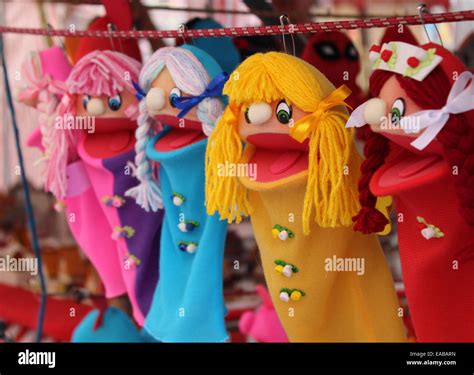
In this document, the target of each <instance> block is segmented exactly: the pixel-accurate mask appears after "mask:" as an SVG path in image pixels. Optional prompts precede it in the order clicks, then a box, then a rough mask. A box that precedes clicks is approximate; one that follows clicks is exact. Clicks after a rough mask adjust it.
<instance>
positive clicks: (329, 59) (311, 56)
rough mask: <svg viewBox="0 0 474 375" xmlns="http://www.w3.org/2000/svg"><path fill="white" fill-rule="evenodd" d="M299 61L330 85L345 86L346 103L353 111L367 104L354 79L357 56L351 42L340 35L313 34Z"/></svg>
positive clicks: (327, 33) (358, 69)
mask: <svg viewBox="0 0 474 375" xmlns="http://www.w3.org/2000/svg"><path fill="white" fill-rule="evenodd" d="M301 58H302V59H303V60H305V61H307V62H309V63H310V64H311V65H313V66H315V67H316V68H317V69H318V70H320V71H321V72H322V73H323V74H324V75H325V76H326V77H327V78H328V79H329V81H331V83H332V84H333V85H334V86H336V87H339V86H341V85H347V86H348V87H349V88H350V89H351V91H352V93H351V95H350V96H349V98H348V99H347V103H348V104H349V105H350V106H351V107H352V108H356V107H357V106H358V105H360V104H362V103H363V102H364V101H365V100H367V96H366V95H365V94H364V92H363V91H362V89H361V88H360V86H359V85H358V84H357V76H358V75H359V73H360V58H359V53H358V51H357V49H356V47H355V45H354V43H352V41H351V39H350V38H349V37H348V36H347V35H346V34H344V33H343V32H341V31H330V32H325V33H316V34H314V35H313V36H311V38H310V39H309V40H308V43H307V44H306V46H305V48H304V50H303V53H302V55H301Z"/></svg>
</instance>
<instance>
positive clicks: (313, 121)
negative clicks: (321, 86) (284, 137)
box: [290, 85, 352, 143]
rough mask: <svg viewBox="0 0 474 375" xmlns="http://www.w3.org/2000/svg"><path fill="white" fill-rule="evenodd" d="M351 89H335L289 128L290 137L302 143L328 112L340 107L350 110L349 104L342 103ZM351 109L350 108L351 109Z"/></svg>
mask: <svg viewBox="0 0 474 375" xmlns="http://www.w3.org/2000/svg"><path fill="white" fill-rule="evenodd" d="M351 92H352V91H351V89H350V88H349V87H347V86H346V85H342V86H340V87H338V88H337V89H335V90H334V91H333V92H331V94H329V96H327V97H326V98H324V99H323V100H321V102H319V104H318V107H317V109H316V111H314V112H313V113H310V114H309V115H306V116H304V117H303V118H301V119H300V120H299V121H297V122H296V123H295V124H294V125H293V126H291V127H290V136H291V137H292V138H293V139H296V140H297V141H298V142H300V143H302V142H303V141H304V140H305V139H306V138H308V137H309V135H310V134H311V133H312V131H313V130H314V128H315V127H316V126H317V125H318V123H319V120H320V119H321V118H322V117H323V116H325V115H327V114H328V113H330V112H328V110H329V109H331V108H333V107H337V106H340V105H343V106H346V107H348V108H351V106H350V105H349V104H347V103H346V102H344V100H345V99H347V97H348V96H349V95H350V94H351ZM351 109H352V108H351ZM333 113H334V114H336V115H338V116H342V117H347V115H345V114H344V113H342V112H333Z"/></svg>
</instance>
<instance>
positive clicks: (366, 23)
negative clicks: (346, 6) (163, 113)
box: [0, 10, 474, 39]
mask: <svg viewBox="0 0 474 375" xmlns="http://www.w3.org/2000/svg"><path fill="white" fill-rule="evenodd" d="M472 20H474V10H465V11H461V12H447V13H435V14H426V15H424V16H423V19H421V18H420V16H419V15H416V16H399V17H387V18H368V19H354V20H345V21H329V22H316V23H306V24H290V25H284V26H281V25H273V26H259V27H227V28H223V29H195V30H185V31H183V32H180V31H178V30H132V31H113V32H109V31H99V30H98V31H82V30H81V31H71V30H64V29H63V30H52V29H33V28H26V27H8V26H0V33H1V34H3V33H15V34H32V35H49V36H75V37H93V38H109V37H112V38H134V39H137V38H178V37H184V38H196V37H219V36H251V35H278V34H281V33H282V32H285V33H287V34H288V33H289V34H310V33H317V32H321V31H334V30H351V29H371V28H378V27H389V26H397V25H421V24H423V23H426V24H433V23H444V22H460V21H472Z"/></svg>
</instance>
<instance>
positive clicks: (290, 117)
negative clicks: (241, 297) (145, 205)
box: [206, 52, 405, 342]
mask: <svg viewBox="0 0 474 375" xmlns="http://www.w3.org/2000/svg"><path fill="white" fill-rule="evenodd" d="M224 94H226V95H228V97H229V106H228V107H227V109H226V111H225V112H224V114H223V116H222V118H221V119H220V121H219V122H218V124H217V126H216V128H215V130H214V132H213V133H212V134H211V136H210V137H209V142H208V146H207V153H206V206H207V211H208V214H213V213H214V212H216V211H217V212H219V214H220V216H221V219H226V220H228V222H229V223H230V222H232V221H236V222H237V223H239V222H240V221H241V220H242V217H243V216H246V215H250V217H251V221H252V226H253V229H254V232H255V237H256V240H257V243H258V246H259V249H260V255H261V259H262V264H263V269H264V273H265V278H266V280H267V284H268V287H269V291H270V294H271V297H272V300H273V303H274V305H275V308H276V310H277V312H278V315H279V317H280V320H281V322H282V324H283V327H284V328H285V331H286V333H287V335H288V337H289V339H290V341H293V342H308V341H313V342H341V341H360V342H362V341H363V342H381V341H404V340H405V332H404V328H403V324H402V321H401V319H400V317H399V306H398V302H397V298H396V293H395V290H394V286H393V281H392V278H391V274H390V271H389V269H388V267H387V264H386V262H385V259H384V256H383V253H382V250H381V248H380V245H379V243H378V240H377V237H376V236H375V235H373V236H367V235H362V234H360V233H356V232H354V231H353V229H352V216H354V215H355V214H357V212H358V211H359V208H360V207H359V205H358V194H357V180H358V178H359V164H360V158H359V156H358V154H357V152H356V150H355V147H354V145H353V134H352V132H351V131H349V130H348V129H345V126H344V125H345V121H346V119H347V111H346V109H345V107H344V105H345V103H344V99H345V98H346V97H347V96H348V95H349V94H350V91H349V90H348V89H347V88H346V87H345V86H342V87H340V88H338V89H335V88H334V86H333V85H332V84H331V83H330V82H329V81H328V80H327V79H326V77H325V76H324V75H323V74H321V73H320V72H319V71H318V70H317V69H316V68H314V67H313V66H311V65H309V64H307V63H306V62H304V61H303V60H301V59H299V58H296V57H293V56H290V55H287V54H284V53H279V52H269V53H264V54H262V53H259V54H256V55H253V56H251V57H249V58H248V59H246V60H245V61H244V62H243V63H242V64H241V65H240V66H239V67H238V68H237V69H236V71H235V72H234V73H233V74H232V75H231V77H230V79H229V81H228V82H227V84H226V85H225V88H224Z"/></svg>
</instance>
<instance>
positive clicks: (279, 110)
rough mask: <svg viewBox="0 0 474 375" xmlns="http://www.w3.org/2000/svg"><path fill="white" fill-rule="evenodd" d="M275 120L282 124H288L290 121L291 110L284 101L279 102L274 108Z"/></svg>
mask: <svg viewBox="0 0 474 375" xmlns="http://www.w3.org/2000/svg"><path fill="white" fill-rule="evenodd" d="M275 113H276V118H277V119H278V121H279V122H281V123H282V124H285V125H286V124H288V123H289V122H290V120H291V115H292V109H291V106H289V105H288V104H286V102H285V101H284V100H282V101H280V103H278V105H277V107H276V111H275Z"/></svg>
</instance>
